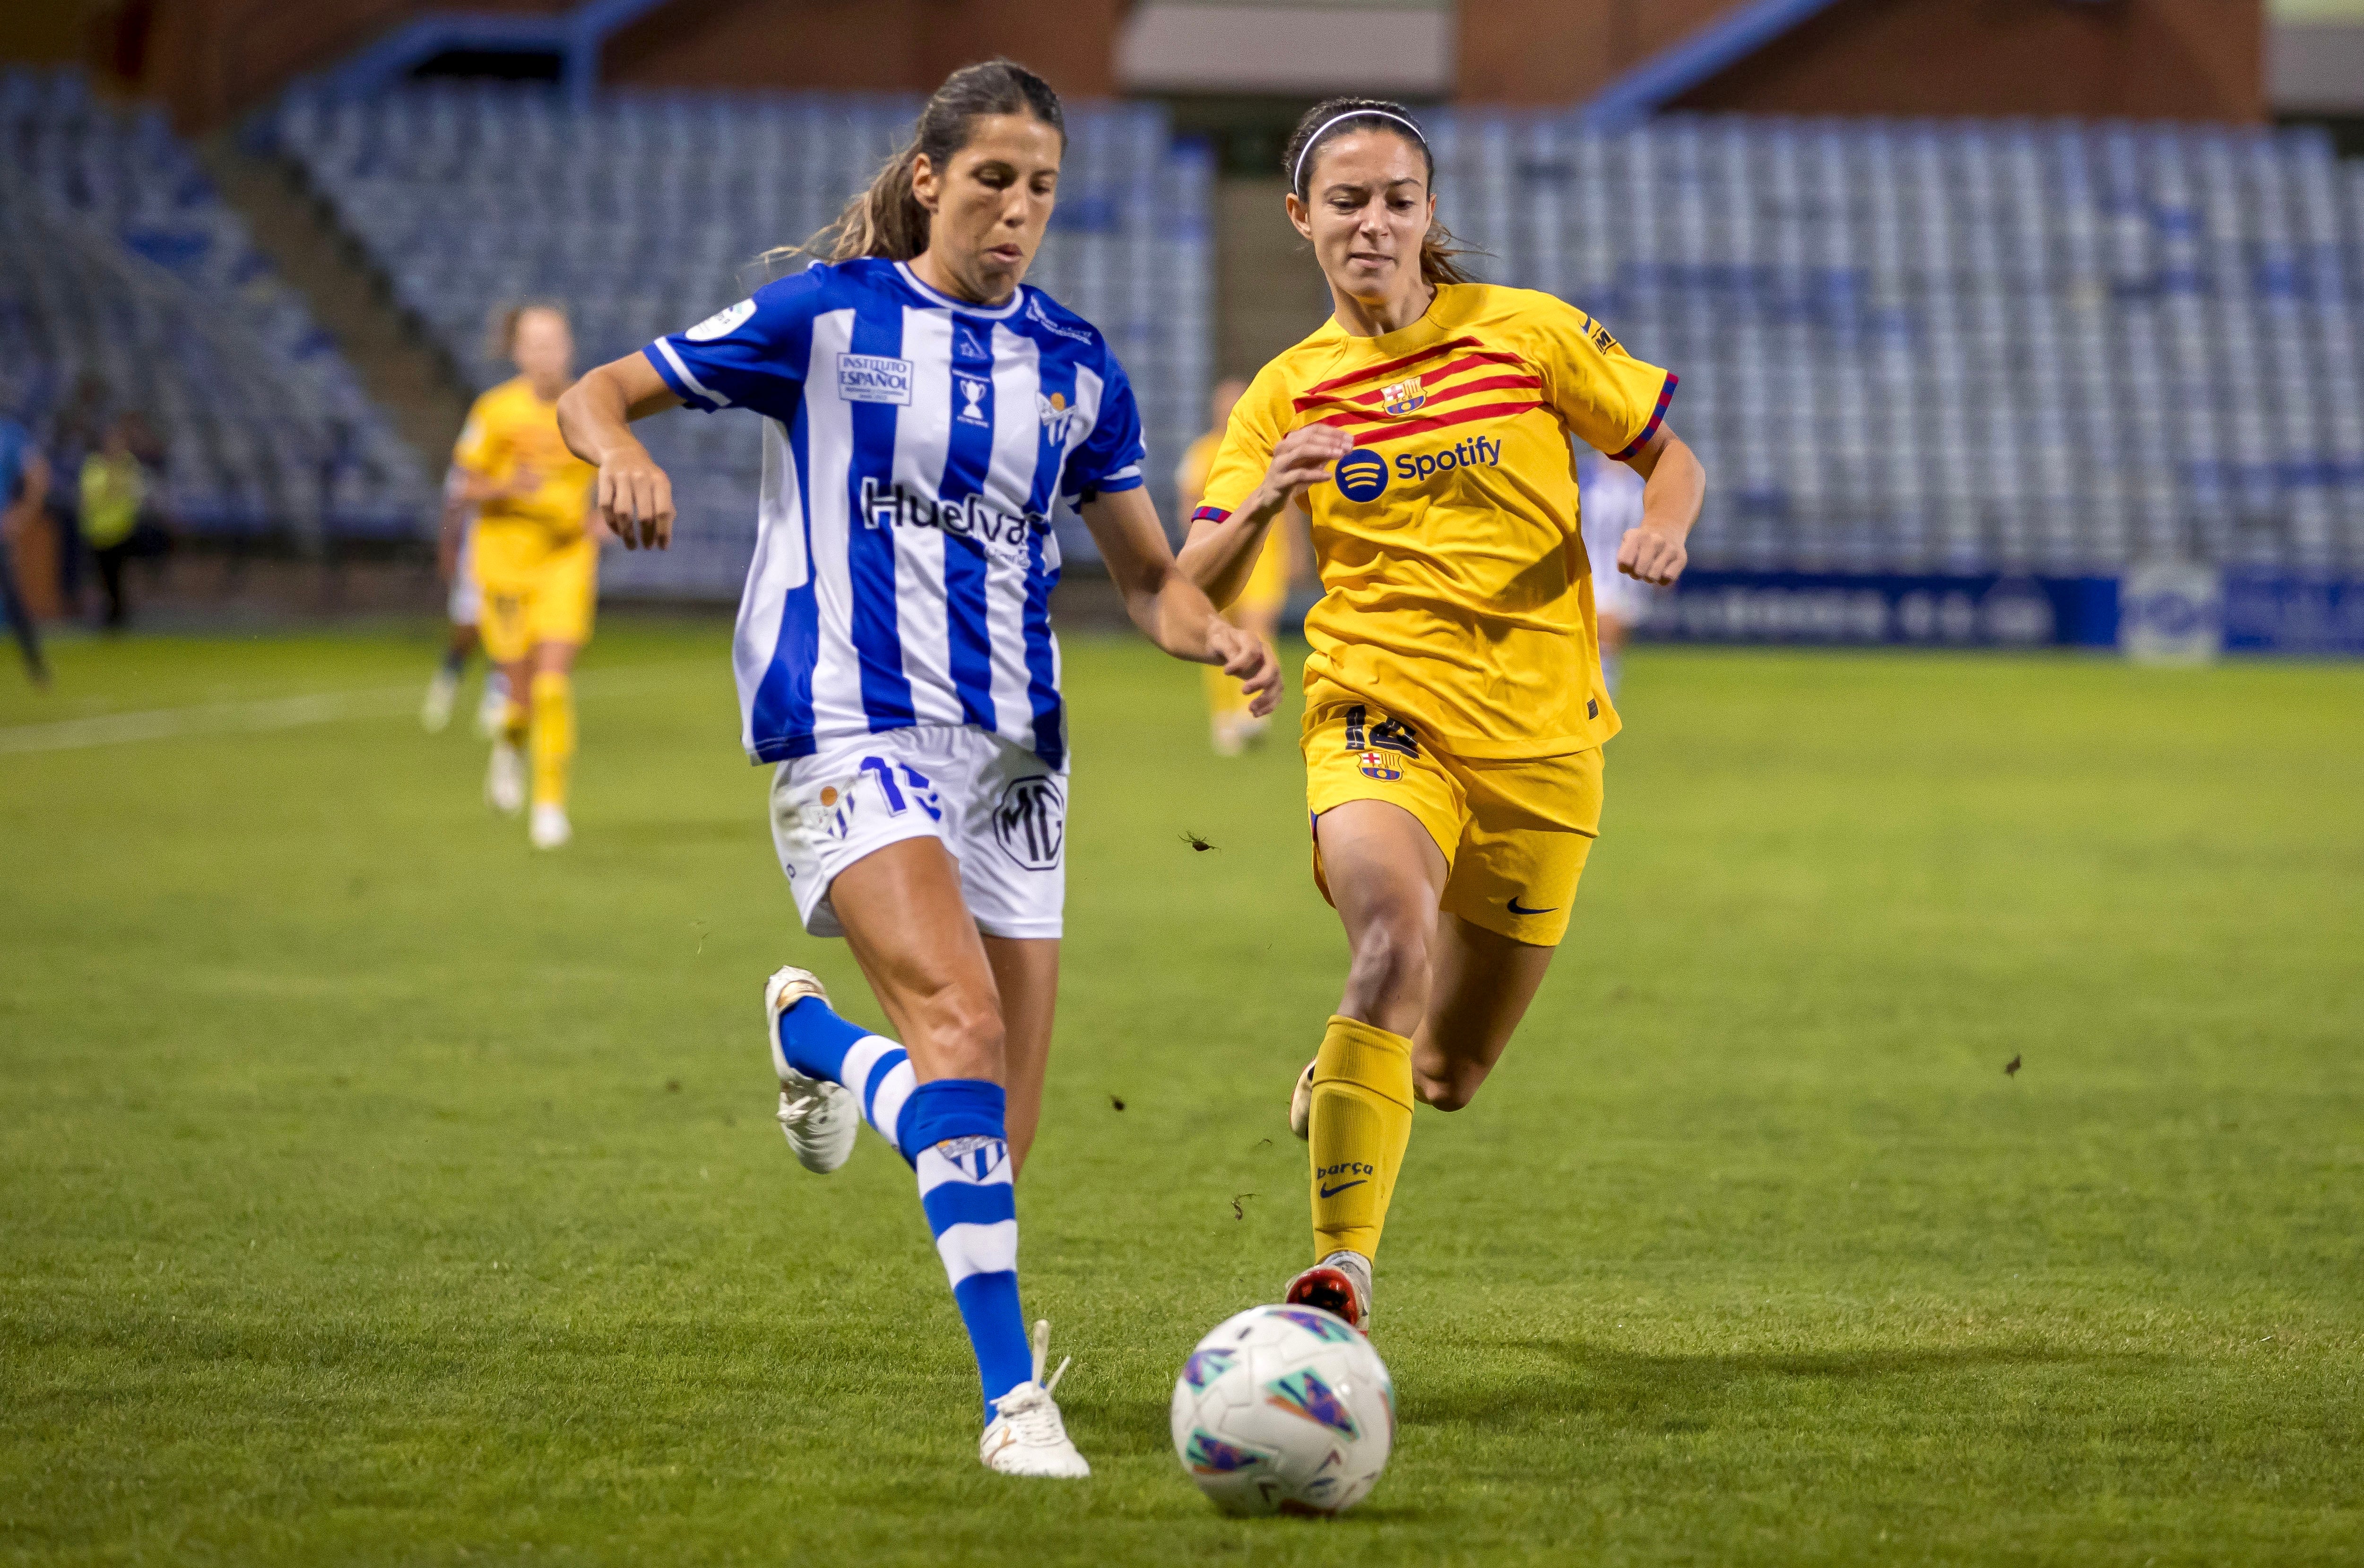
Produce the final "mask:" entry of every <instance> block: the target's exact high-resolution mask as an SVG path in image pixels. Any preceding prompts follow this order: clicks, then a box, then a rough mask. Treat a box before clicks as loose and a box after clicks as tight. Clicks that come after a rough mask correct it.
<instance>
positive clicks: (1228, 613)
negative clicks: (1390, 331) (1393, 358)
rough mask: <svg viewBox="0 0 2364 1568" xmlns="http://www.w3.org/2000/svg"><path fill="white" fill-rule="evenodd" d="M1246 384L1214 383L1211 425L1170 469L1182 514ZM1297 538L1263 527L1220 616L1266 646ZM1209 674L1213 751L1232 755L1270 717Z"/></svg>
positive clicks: (1284, 603) (1190, 508)
mask: <svg viewBox="0 0 2364 1568" xmlns="http://www.w3.org/2000/svg"><path fill="white" fill-rule="evenodd" d="M1247 389H1248V384H1247V383H1246V382H1244V381H1242V380H1241V379H1240V378H1239V377H1237V376H1225V377H1224V378H1223V379H1222V380H1221V381H1219V382H1217V383H1216V384H1215V390H1214V392H1213V393H1212V394H1211V395H1210V396H1209V397H1208V399H1207V413H1208V417H1209V428H1208V431H1207V433H1206V434H1205V435H1203V436H1200V437H1199V439H1197V440H1195V441H1192V442H1191V443H1190V445H1189V448H1188V450H1186V451H1184V452H1183V454H1182V461H1181V462H1179V463H1178V464H1176V466H1175V470H1174V500H1175V504H1176V506H1177V507H1179V508H1180V510H1181V513H1182V516H1184V517H1188V516H1190V515H1191V514H1192V513H1193V512H1196V511H1197V510H1198V509H1199V502H1200V501H1201V500H1203V499H1204V498H1205V496H1206V490H1207V471H1208V470H1209V469H1210V468H1212V467H1213V466H1214V462H1215V450H1216V449H1217V448H1218V447H1220V446H1221V444H1222V440H1223V427H1224V425H1225V423H1226V422H1227V421H1229V420H1230V418H1231V417H1232V405H1233V404H1236V403H1237V402H1239V400H1240V395H1241V394H1242V393H1243V392H1245V391H1247ZM1295 555H1296V549H1295V538H1294V535H1293V533H1292V531H1291V529H1290V528H1289V526H1288V523H1287V522H1286V521H1284V522H1283V523H1282V525H1281V526H1280V527H1277V528H1269V529H1267V530H1266V534H1265V541H1264V550H1262V552H1261V553H1259V554H1258V555H1257V556H1256V560H1255V566H1254V570H1252V571H1251V572H1249V573H1248V580H1247V585H1246V586H1245V587H1243V588H1242V589H1241V590H1240V596H1239V597H1238V598H1236V599H1234V600H1232V603H1231V605H1230V606H1228V607H1227V608H1226V609H1225V610H1224V612H1223V616H1224V618H1225V619H1227V620H1229V621H1230V622H1231V623H1232V625H1233V626H1235V627H1238V628H1240V629H1241V630H1243V631H1249V632H1254V634H1255V635H1256V637H1257V638H1258V639H1260V640H1261V641H1263V642H1264V643H1265V644H1266V646H1267V647H1270V646H1272V645H1273V639H1274V636H1275V634H1276V633H1277V632H1278V631H1279V629H1280V614H1281V611H1282V610H1284V609H1286V608H1287V607H1288V584H1289V582H1290V580H1291V579H1293V578H1294V577H1295V576H1296V575H1297V573H1296V571H1295V566H1296V561H1295ZM1207 669H1208V670H1209V671H1210V672H1211V673H1210V674H1209V675H1208V676H1207V682H1206V684H1207V717H1208V723H1209V728H1210V731H1211V732H1212V737H1213V740H1214V744H1215V755H1217V756H1219V757H1236V756H1238V755H1239V754H1240V753H1241V752H1242V751H1245V750H1246V749H1247V748H1248V747H1249V746H1251V745H1253V744H1254V743H1255V742H1257V741H1259V740H1263V739H1264V732H1265V729H1266V727H1267V726H1269V725H1270V724H1271V722H1272V719H1271V717H1270V716H1268V715H1266V714H1260V713H1252V712H1250V711H1249V708H1248V699H1247V696H1246V694H1244V693H1243V692H1242V691H1241V690H1240V684H1239V683H1238V682H1237V681H1235V680H1233V679H1232V678H1231V677H1230V676H1228V675H1226V674H1224V673H1222V671H1221V670H1219V669H1216V668H1215V666H1214V665H1212V664H1210V665H1208V666H1207Z"/></svg>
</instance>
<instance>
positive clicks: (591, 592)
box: [475, 539, 599, 664]
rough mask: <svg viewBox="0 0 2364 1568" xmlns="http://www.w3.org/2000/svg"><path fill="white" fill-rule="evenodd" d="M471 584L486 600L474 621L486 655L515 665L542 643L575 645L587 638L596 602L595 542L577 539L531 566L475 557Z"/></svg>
mask: <svg viewBox="0 0 2364 1568" xmlns="http://www.w3.org/2000/svg"><path fill="white" fill-rule="evenodd" d="M475 569H476V583H477V585H478V586H479V587H481V588H482V589H483V590H484V595H485V603H484V609H483V611H482V614H481V618H480V619H479V620H478V621H477V623H476V624H477V630H478V635H479V636H481V637H482V638H483V639H484V640H485V658H487V659H490V660H491V661H492V662H494V663H496V664H514V663H516V662H518V661H519V660H520V659H523V658H524V657H525V656H526V655H527V654H529V653H530V652H532V651H533V650H534V648H535V647H536V646H537V645H538V644H541V643H544V642H567V643H573V644H574V646H576V647H578V648H579V647H581V646H582V645H583V644H585V643H586V642H588V641H590V640H591V620H592V615H593V612H594V610H595V609H596V608H597V605H598V602H599V547H598V546H597V544H595V543H593V542H592V541H591V540H590V539H576V540H574V542H572V543H570V544H566V545H562V546H561V547H559V548H558V549H557V550H552V551H550V552H549V553H547V554H545V555H543V556H542V557H541V559H540V560H539V561H537V562H532V563H531V564H530V565H523V566H520V565H518V564H516V563H513V562H502V561H500V560H498V559H497V558H496V559H494V560H491V561H487V560H486V558H485V554H484V552H483V551H482V550H479V551H478V553H477V556H476V563H475Z"/></svg>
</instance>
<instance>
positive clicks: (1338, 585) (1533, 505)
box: [1200, 284, 1676, 760]
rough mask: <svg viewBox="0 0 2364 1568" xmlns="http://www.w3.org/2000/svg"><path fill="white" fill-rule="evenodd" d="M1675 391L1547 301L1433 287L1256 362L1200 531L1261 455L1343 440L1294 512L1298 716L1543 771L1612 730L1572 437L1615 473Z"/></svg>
mask: <svg viewBox="0 0 2364 1568" xmlns="http://www.w3.org/2000/svg"><path fill="white" fill-rule="evenodd" d="M1675 380H1676V378H1675V377H1674V376H1673V375H1671V374H1670V373H1667V372H1666V371H1664V370H1661V369H1660V368H1658V367H1657V366H1656V365H1649V364H1645V363H1643V362H1642V361H1639V360H1636V359H1634V358H1633V357H1632V356H1631V355H1629V354H1627V353H1626V352H1625V350H1623V349H1622V347H1620V346H1619V344H1618V342H1617V340H1616V339H1614V338H1611V336H1610V335H1609V333H1608V330H1607V329H1606V328H1602V327H1600V326H1598V325H1596V324H1595V323H1594V322H1593V321H1592V320H1591V318H1590V317H1587V316H1586V315H1585V314H1584V313H1583V312H1582V311H1579V310H1578V309H1576V308H1574V307H1573V306H1568V305H1566V304H1563V303H1562V302H1561V301H1559V300H1557V299H1556V298H1554V297H1553V296H1551V295H1546V294H1537V293H1534V292H1533V291H1531V290H1527V289H1512V288H1497V287H1494V286H1492V285H1491V284H1442V285H1440V286H1439V287H1438V289H1437V291H1436V298H1435V300H1434V301H1433V303H1432V304H1431V305H1430V306H1429V309H1428V314H1427V315H1425V316H1423V317H1421V319H1420V320H1418V321H1416V322H1414V323H1413V324H1412V325H1411V326H1410V327H1406V328H1403V329H1402V330H1400V331H1397V332H1390V333H1388V334H1387V335H1385V336H1384V337H1378V338H1357V337H1355V336H1352V335H1351V334H1349V333H1348V332H1347V331H1346V330H1345V329H1344V328H1342V327H1340V326H1339V325H1338V323H1337V322H1336V321H1335V320H1332V321H1330V322H1328V323H1326V324H1325V325H1324V326H1323V327H1322V328H1321V330H1320V331H1318V332H1316V333H1314V334H1313V335H1312V336H1311V337H1310V338H1308V339H1305V340H1304V341H1303V342H1301V343H1299V344H1298V345H1297V346H1296V347H1295V348H1293V349H1291V350H1288V352H1286V353H1284V354H1282V355H1281V356H1280V357H1279V358H1277V359H1276V360H1274V361H1272V362H1271V363H1270V364H1268V365H1266V366H1265V368H1264V369H1263V371H1262V372H1260V373H1258V374H1257V376H1256V378H1255V381H1254V384H1251V385H1250V386H1249V388H1248V391H1247V395H1245V396H1243V397H1242V398H1241V399H1240V401H1239V405H1238V406H1237V407H1235V408H1234V409H1233V410H1232V418H1231V425H1230V427H1229V428H1227V429H1226V430H1225V431H1224V433H1223V445H1222V449H1221V451H1220V452H1218V453H1217V455H1216V458H1215V462H1214V469H1213V472H1212V473H1210V474H1209V475H1208V478H1207V489H1206V495H1205V498H1204V505H1203V506H1201V508H1200V512H1201V515H1204V516H1218V517H1221V516H1229V515H1230V513H1231V512H1232V511H1233V510H1234V509H1236V508H1237V507H1238V506H1240V505H1241V503H1243V501H1245V500H1246V499H1247V498H1248V496H1249V495H1251V494H1252V493H1253V492H1254V490H1255V488H1256V487H1257V485H1259V484H1262V483H1263V481H1264V476H1265V473H1266V471H1267V470H1268V469H1269V468H1270V467H1271V465H1272V451H1273V448H1274V446H1275V445H1276V444H1277V443H1278V441H1279V440H1280V438H1281V437H1282V436H1283V435H1285V434H1287V433H1288V431H1290V430H1293V429H1295V428H1298V427H1299V426H1301V425H1307V424H1312V423H1315V422H1321V423H1325V424H1331V425H1335V426H1337V427H1339V428H1341V429H1344V430H1345V431H1347V432H1348V433H1349V434H1351V435H1352V436H1353V437H1354V438H1355V450H1353V451H1350V452H1348V453H1347V454H1346V455H1345V456H1344V457H1343V458H1341V459H1339V461H1338V464H1337V468H1336V470H1335V471H1334V477H1333V481H1332V482H1331V483H1328V484H1316V485H1314V486H1312V487H1311V488H1310V491H1309V492H1308V493H1307V495H1306V496H1305V499H1304V505H1305V506H1306V507H1307V509H1308V511H1309V513H1310V516H1311V519H1312V524H1313V553H1314V559H1315V561H1316V562H1318V563H1319V566H1320V569H1321V587H1322V595H1321V599H1320V601H1319V602H1317V603H1316V604H1315V606H1314V607H1313V611H1312V613H1311V614H1310V615H1309V616H1307V617H1306V620H1305V635H1306V638H1307V639H1308V640H1309V641H1310V642H1311V644H1312V645H1313V646H1312V653H1311V656H1310V658H1309V659H1308V660H1307V661H1306V665H1305V691H1306V700H1307V705H1308V706H1309V708H1310V707H1312V706H1318V705H1319V704H1321V702H1324V701H1329V700H1333V699H1341V700H1360V701H1363V702H1366V703H1368V704H1370V705H1371V706H1374V707H1376V708H1378V709H1380V710H1381V711H1383V712H1385V713H1388V714H1389V715H1391V716H1392V717H1396V718H1398V719H1399V720H1403V721H1405V722H1408V723H1410V724H1411V726H1412V727H1413V728H1414V729H1415V730H1416V731H1418V732H1419V733H1420V734H1421V735H1422V736H1423V737H1429V738H1433V740H1435V741H1436V742H1437V743H1438V744H1439V745H1442V746H1444V747H1445V748H1446V749H1447V750H1449V751H1452V752H1453V753H1455V755H1456V756H1461V757H1467V758H1475V759H1480V760H1484V759H1509V758H1522V757H1549V756H1558V755H1561V754H1564V753H1567V752H1570V751H1583V750H1585V749H1586V748H1588V747H1592V746H1597V745H1599V744H1600V743H1601V742H1602V741H1603V740H1608V739H1609V737H1610V736H1611V735H1613V734H1615V733H1616V732H1617V713H1616V710H1615V709H1614V708H1612V707H1611V706H1610V702H1609V694H1608V692H1607V691H1606V690H1605V689H1604V687H1603V685H1602V684H1601V679H1600V648H1599V644H1598V641H1597V633H1596V631H1595V628H1594V624H1593V611H1592V580H1591V575H1590V573H1589V568H1588V566H1587V563H1586V561H1585V556H1584V540H1583V536H1582V534H1581V533H1580V532H1579V530H1578V518H1577V494H1576V472H1575V465H1574V462H1573V459H1572V456H1571V452H1570V449H1569V446H1568V438H1569V437H1570V436H1571V435H1573V436H1575V437H1576V438H1577V439H1579V440H1582V441H1583V442H1585V443H1586V444H1587V445H1589V446H1592V447H1596V448H1598V449H1599V450H1601V451H1604V452H1608V453H1610V454H1611V455H1612V456H1616V457H1628V456H1631V455H1632V454H1633V453H1634V452H1635V451H1638V450H1641V447H1642V445H1643V443H1644V442H1645V441H1647V440H1648V439H1650V437H1651V435H1652V434H1653V433H1654V432H1656V429H1657V428H1658V423H1659V421H1660V420H1661V419H1662V418H1664V417H1665V415H1666V410H1667V402H1668V401H1669V400H1670V399H1671V398H1672V397H1673V396H1674V392H1675Z"/></svg>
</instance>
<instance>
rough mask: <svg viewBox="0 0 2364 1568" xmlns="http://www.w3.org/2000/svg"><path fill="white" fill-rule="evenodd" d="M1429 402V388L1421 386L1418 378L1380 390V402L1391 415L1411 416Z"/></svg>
mask: <svg viewBox="0 0 2364 1568" xmlns="http://www.w3.org/2000/svg"><path fill="white" fill-rule="evenodd" d="M1427 401H1428V388H1426V387H1425V386H1422V384H1421V383H1420V377H1418V376H1414V377H1412V378H1411V380H1410V381H1399V382H1398V383H1396V384H1394V385H1393V386H1383V387H1381V388H1379V402H1380V403H1381V404H1382V405H1384V406H1386V408H1387V411H1388V413H1390V414H1409V413H1411V411H1412V410H1413V409H1415V408H1417V407H1419V406H1421V405H1422V404H1423V403H1425V402H1427Z"/></svg>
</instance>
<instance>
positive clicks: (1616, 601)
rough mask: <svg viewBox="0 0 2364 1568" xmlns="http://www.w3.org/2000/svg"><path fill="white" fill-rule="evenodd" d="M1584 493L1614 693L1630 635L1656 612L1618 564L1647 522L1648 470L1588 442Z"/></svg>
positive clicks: (1599, 619) (1608, 682) (1603, 647)
mask: <svg viewBox="0 0 2364 1568" xmlns="http://www.w3.org/2000/svg"><path fill="white" fill-rule="evenodd" d="M1576 487H1577V491H1578V495H1581V496H1582V498H1583V506H1582V507H1581V511H1580V515H1581V517H1583V520H1584V557H1585V560H1586V561H1587V562H1590V563H1591V566H1592V569H1593V570H1592V611H1593V619H1594V621H1595V622H1596V623H1597V624H1598V625H1599V627H1600V684H1601V686H1602V688H1603V689H1605V690H1606V691H1607V692H1608V693H1609V695H1611V697H1614V696H1615V695H1617V684H1618V681H1619V678H1620V677H1621V676H1622V674H1623V673H1624V664H1625V639H1627V638H1628V637H1629V636H1631V635H1632V633H1633V629H1634V627H1635V626H1637V625H1639V624H1640V623H1641V621H1642V620H1643V619H1644V617H1646V616H1648V615H1649V613H1650V590H1649V589H1648V588H1647V587H1645V585H1644V584H1642V582H1641V581H1640V580H1639V579H1638V578H1634V577H1632V576H1628V575H1627V574H1626V573H1622V572H1620V571H1618V570H1617V569H1616V563H1617V552H1618V551H1619V550H1622V549H1623V548H1624V546H1625V536H1626V535H1627V534H1629V533H1631V532H1633V530H1634V529H1635V528H1640V527H1641V526H1642V491H1643V483H1642V476H1641V475H1640V474H1638V473H1634V470H1633V469H1632V468H1631V467H1629V466H1628V465H1626V464H1624V463H1622V462H1614V461H1612V460H1611V459H1610V458H1607V457H1604V456H1602V455H1601V454H1600V453H1599V452H1597V451H1595V450H1592V449H1591V448H1590V447H1587V448H1585V449H1584V450H1583V451H1582V452H1581V453H1580V454H1579V455H1578V458H1577V460H1576Z"/></svg>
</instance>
